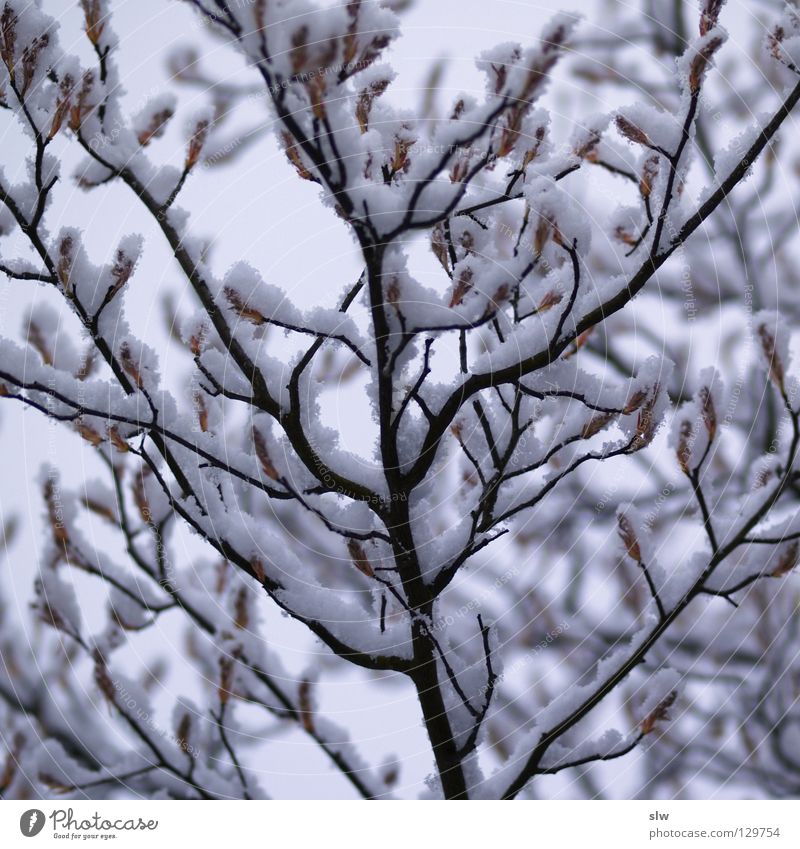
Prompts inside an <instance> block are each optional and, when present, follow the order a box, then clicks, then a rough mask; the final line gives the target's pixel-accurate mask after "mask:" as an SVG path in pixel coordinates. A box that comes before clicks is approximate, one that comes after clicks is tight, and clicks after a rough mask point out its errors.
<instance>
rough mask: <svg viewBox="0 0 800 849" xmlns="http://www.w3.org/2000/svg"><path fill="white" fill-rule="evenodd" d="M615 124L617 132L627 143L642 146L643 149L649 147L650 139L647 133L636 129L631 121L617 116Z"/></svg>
mask: <svg viewBox="0 0 800 849" xmlns="http://www.w3.org/2000/svg"><path fill="white" fill-rule="evenodd" d="M615 123H616V126H617V130H618V131H619V132H620V134H621V135H623V136H624V137H625V138H626V139H628V141H632V142H633V143H634V144H641V145H644V146H645V147H649V146H650V137H649V136H648V135H647V133H646V132H645V131H644V130H642V129H641V128H640V127H637V126H636V124H634V123H633V122H632V121H629V120H628V119H627V118H626V117H625V116H624V115H617V118H616V121H615Z"/></svg>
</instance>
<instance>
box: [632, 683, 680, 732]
mask: <svg viewBox="0 0 800 849" xmlns="http://www.w3.org/2000/svg"><path fill="white" fill-rule="evenodd" d="M677 698H678V692H677V690H673V691H672V692H671V693H670V694H669V695H668V696H667V697H666V698H664V699H662V700H661V701H660V702H659V703H658V705H656V707H655V708H654V709H653V710H652V711H650V713H648V714H647V716H646V717H645V718H644V719H643V720H642V723H641V725H640V726H639V727H640V728H641V730H642V734H650V733H652V732H653V731H654V730H655V727H656V725H657V724H658V723H659V722H666V721H667V720H668V719H669V709H670V708H671V707H672V705H674V704H675V699H677Z"/></svg>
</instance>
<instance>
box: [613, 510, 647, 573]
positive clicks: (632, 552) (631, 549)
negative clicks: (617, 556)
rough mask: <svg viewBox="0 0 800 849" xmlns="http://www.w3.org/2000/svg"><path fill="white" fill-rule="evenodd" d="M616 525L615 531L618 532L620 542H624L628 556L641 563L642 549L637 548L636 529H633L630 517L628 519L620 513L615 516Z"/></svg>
mask: <svg viewBox="0 0 800 849" xmlns="http://www.w3.org/2000/svg"><path fill="white" fill-rule="evenodd" d="M617 525H618V527H617V533H618V534H619V537H620V539H621V540H622V542H623V543H624V544H625V550H626V551H627V553H628V556H629V557H630V558H631V560H634V561H636V563H641V562H642V551H641V549H640V548H639V541H638V539H637V538H636V531H634V529H633V525H632V524H631V521H630V519H628V517H627V516H626V515H625V514H624V513H620V514H619V515H618V516H617Z"/></svg>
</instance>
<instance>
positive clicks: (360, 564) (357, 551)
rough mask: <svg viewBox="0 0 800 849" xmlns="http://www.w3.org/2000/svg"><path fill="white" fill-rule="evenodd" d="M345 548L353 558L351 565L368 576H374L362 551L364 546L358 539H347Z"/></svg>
mask: <svg viewBox="0 0 800 849" xmlns="http://www.w3.org/2000/svg"><path fill="white" fill-rule="evenodd" d="M347 550H348V551H349V552H350V557H351V558H352V559H353V565H354V566H355V567H356V569H358V571H359V572H361V573H362V574H363V575H366V576H367V577H368V578H374V577H375V572H374V570H373V568H372V564H371V563H370V562H369V559H368V558H367V554H366V552H365V551H364V546H363V545H361V543H360V542H359V541H358V540H355V539H350V540H348V541H347Z"/></svg>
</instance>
